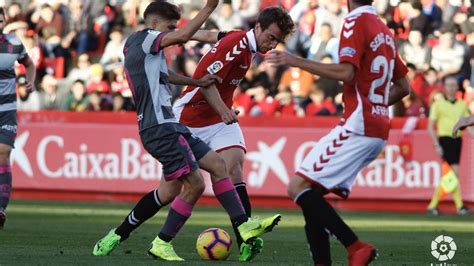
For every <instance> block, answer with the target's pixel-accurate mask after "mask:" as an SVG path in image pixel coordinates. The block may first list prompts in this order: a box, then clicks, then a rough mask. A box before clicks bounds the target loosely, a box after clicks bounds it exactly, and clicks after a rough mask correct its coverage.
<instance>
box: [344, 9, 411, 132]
mask: <svg viewBox="0 0 474 266" xmlns="http://www.w3.org/2000/svg"><path fill="white" fill-rule="evenodd" d="M339 61H340V62H341V63H342V62H348V63H350V64H352V65H354V67H355V74H354V78H353V79H352V81H350V82H346V83H345V84H344V89H343V101H344V105H345V111H344V114H343V118H342V121H341V125H343V126H344V127H345V128H346V129H347V130H350V131H352V132H355V133H357V134H361V135H365V136H370V137H378V138H383V139H387V138H388V133H389V129H390V119H389V109H388V99H389V95H390V89H391V87H392V81H395V80H398V79H401V78H403V77H404V76H405V75H406V73H407V72H408V70H407V68H406V66H405V65H404V63H403V62H402V61H401V59H400V57H399V55H398V52H397V48H396V47H395V38H394V37H393V34H392V33H391V32H390V30H389V29H388V27H387V26H386V25H385V24H384V22H382V20H380V18H379V17H378V16H377V15H376V12H375V9H374V8H373V7H372V6H362V7H359V8H356V9H355V10H353V11H352V12H350V13H349V14H348V15H347V17H346V18H345V21H344V25H343V28H342V31H341V37H340V45H339Z"/></svg>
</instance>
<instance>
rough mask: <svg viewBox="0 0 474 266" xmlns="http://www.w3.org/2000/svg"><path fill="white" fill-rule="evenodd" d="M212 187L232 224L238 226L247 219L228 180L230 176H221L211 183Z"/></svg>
mask: <svg viewBox="0 0 474 266" xmlns="http://www.w3.org/2000/svg"><path fill="white" fill-rule="evenodd" d="M212 189H213V190H214V195H216V197H217V199H218V200H219V202H220V204H221V205H222V207H224V209H225V210H226V211H227V213H228V214H229V216H230V220H231V221H232V224H233V225H235V226H239V225H241V224H243V223H245V222H246V221H247V220H248V218H247V215H246V214H245V210H244V207H243V206H242V202H241V201H240V198H239V195H237V192H236V190H235V188H234V185H232V182H230V178H223V179H221V180H219V181H217V182H215V183H213V184H212Z"/></svg>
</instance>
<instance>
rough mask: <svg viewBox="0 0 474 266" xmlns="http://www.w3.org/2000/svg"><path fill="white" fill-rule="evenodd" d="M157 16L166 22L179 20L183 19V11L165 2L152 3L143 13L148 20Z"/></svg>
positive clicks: (158, 0)
mask: <svg viewBox="0 0 474 266" xmlns="http://www.w3.org/2000/svg"><path fill="white" fill-rule="evenodd" d="M150 15H155V16H158V17H161V18H163V19H166V20H179V19H180V18H181V10H180V9H179V7H178V6H176V5H173V4H171V3H168V2H166V1H163V0H157V1H154V2H151V3H150V4H149V5H148V6H147V7H146V9H145V12H144V13H143V18H144V19H145V20H146V19H147V17H148V16H150Z"/></svg>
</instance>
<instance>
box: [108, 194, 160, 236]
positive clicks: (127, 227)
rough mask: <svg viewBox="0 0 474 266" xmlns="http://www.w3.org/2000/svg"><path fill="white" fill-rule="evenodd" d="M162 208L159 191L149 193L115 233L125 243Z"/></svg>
mask: <svg viewBox="0 0 474 266" xmlns="http://www.w3.org/2000/svg"><path fill="white" fill-rule="evenodd" d="M162 206H163V204H162V203H161V201H160V199H159V198H158V189H155V190H153V191H151V192H149V193H148V194H146V195H145V196H143V197H142V198H141V199H140V201H139V202H138V203H137V205H135V207H134V208H133V209H132V211H131V212H130V213H129V214H128V216H127V217H126V218H125V220H123V222H122V224H121V225H120V226H119V227H117V229H115V233H116V234H117V235H119V236H121V241H124V240H125V239H127V238H128V236H129V235H130V233H131V232H132V231H133V230H135V229H136V228H137V227H139V226H140V225H141V224H142V223H143V222H145V221H146V220H148V219H150V218H151V217H153V215H155V214H156V213H157V212H158V211H159V210H160V209H161V207H162Z"/></svg>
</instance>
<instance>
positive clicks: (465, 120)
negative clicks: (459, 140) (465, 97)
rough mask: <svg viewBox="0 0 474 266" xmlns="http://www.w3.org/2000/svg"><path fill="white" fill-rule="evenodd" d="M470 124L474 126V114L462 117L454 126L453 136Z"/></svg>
mask: <svg viewBox="0 0 474 266" xmlns="http://www.w3.org/2000/svg"><path fill="white" fill-rule="evenodd" d="M469 126H474V115H473V116H470V117H461V118H460V119H459V121H458V122H457V123H456V125H455V126H454V128H453V136H456V135H457V132H458V130H464V129H465V128H466V127H469Z"/></svg>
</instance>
